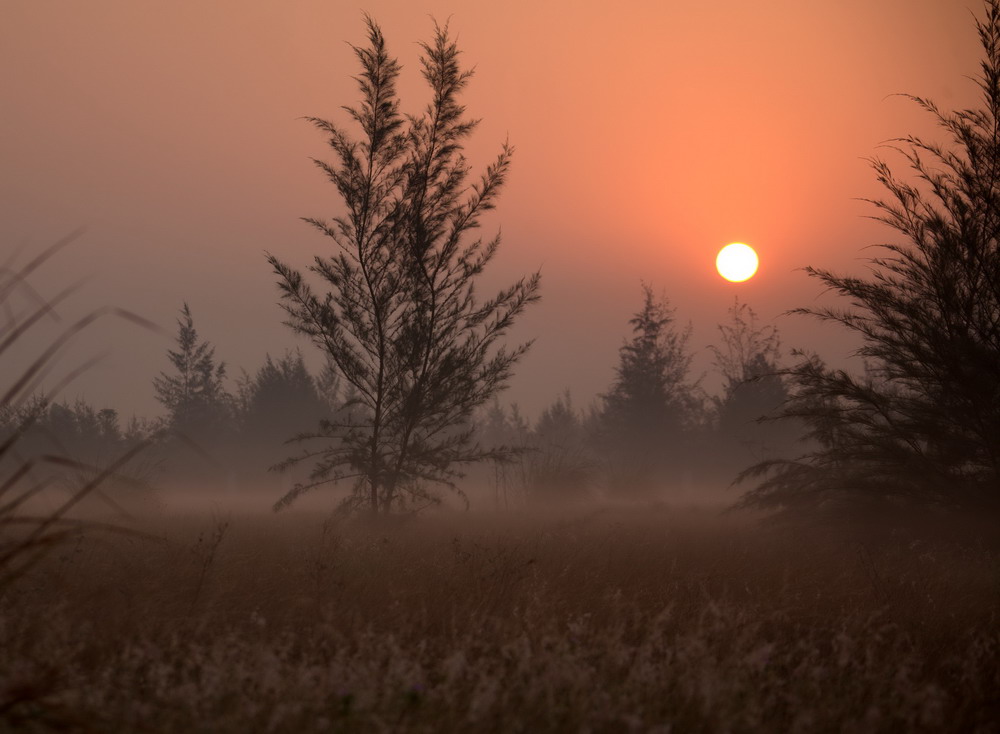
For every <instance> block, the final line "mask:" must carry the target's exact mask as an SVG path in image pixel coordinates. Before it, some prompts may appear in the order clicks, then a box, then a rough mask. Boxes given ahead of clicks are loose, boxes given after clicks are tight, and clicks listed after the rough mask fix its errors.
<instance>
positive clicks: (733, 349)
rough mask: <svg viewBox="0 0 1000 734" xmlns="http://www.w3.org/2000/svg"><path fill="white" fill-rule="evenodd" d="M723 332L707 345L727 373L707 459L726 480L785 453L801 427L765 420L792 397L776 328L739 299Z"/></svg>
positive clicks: (715, 399) (716, 400)
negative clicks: (786, 380)
mask: <svg viewBox="0 0 1000 734" xmlns="http://www.w3.org/2000/svg"><path fill="white" fill-rule="evenodd" d="M719 336H720V341H719V343H718V344H713V345H711V346H710V347H709V349H710V350H711V352H712V354H713V356H714V360H713V361H714V364H715V367H716V369H717V370H718V372H719V373H720V374H721V375H722V378H723V385H722V394H721V395H720V396H718V397H713V399H712V402H713V404H714V409H715V415H714V422H713V424H712V426H711V429H710V430H709V431H708V434H707V436H706V438H707V446H706V447H705V453H706V464H708V463H710V465H711V466H713V467H714V469H715V470H716V471H714V472H710V473H714V474H716V475H720V472H724V473H725V476H726V477H727V481H728V480H731V479H733V478H735V477H736V476H737V474H738V473H739V472H740V471H742V470H743V469H745V468H746V467H747V466H748V465H750V464H751V463H754V462H758V461H761V460H763V459H769V458H775V457H776V456H778V455H783V454H787V453H788V451H789V449H790V447H791V446H792V444H793V443H794V441H795V438H796V437H797V435H798V434H799V432H800V431H799V427H797V426H795V425H793V424H792V422H791V421H770V420H766V419H767V418H770V417H773V416H774V415H775V414H776V413H778V411H779V410H780V409H781V408H782V406H783V405H784V403H785V401H786V400H787V399H788V389H787V387H786V386H785V382H784V379H783V377H782V375H781V374H780V371H781V368H780V365H779V362H780V358H781V340H780V338H779V336H778V331H777V329H776V328H775V327H773V326H766V325H761V324H760V323H759V321H758V319H757V314H756V313H755V312H754V310H753V309H752V308H750V306H749V305H748V304H746V303H740V301H739V299H736V300H735V301H734V303H733V305H732V307H730V309H729V320H728V321H727V322H726V323H723V324H719ZM720 457H724V458H722V459H721V460H720Z"/></svg>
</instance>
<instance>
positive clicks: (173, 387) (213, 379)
mask: <svg viewBox="0 0 1000 734" xmlns="http://www.w3.org/2000/svg"><path fill="white" fill-rule="evenodd" d="M177 326H178V330H177V349H176V350H174V349H170V350H168V351H167V357H168V358H169V360H170V364H171V365H172V366H173V368H174V372H173V373H172V374H167V373H166V372H161V373H160V376H159V377H155V378H153V388H154V390H155V391H156V399H157V400H158V401H159V402H160V403H161V404H162V405H163V407H165V408H166V409H167V411H168V419H167V420H168V425H169V427H170V429H171V430H173V431H174V432H175V433H178V434H181V435H183V436H186V437H187V438H189V439H192V440H195V441H201V440H204V439H206V438H208V437H215V436H217V432H218V430H219V429H220V428H222V427H223V426H224V425H225V423H226V422H227V420H228V417H229V415H228V414H229V402H230V399H229V396H228V395H227V394H226V391H225V388H224V387H223V383H222V381H223V378H224V377H225V374H226V366H225V364H224V363H221V362H220V363H218V364H216V362H215V349H214V348H213V347H212V346H211V344H209V343H208V342H207V341H199V340H198V332H197V331H196V330H195V328H194V318H193V317H192V315H191V309H190V308H189V307H188V305H187V303H185V304H184V306H183V308H182V309H181V317H180V318H179V319H178V320H177Z"/></svg>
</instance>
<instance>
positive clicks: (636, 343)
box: [598, 284, 699, 490]
mask: <svg viewBox="0 0 1000 734" xmlns="http://www.w3.org/2000/svg"><path fill="white" fill-rule="evenodd" d="M642 293H643V305H642V308H641V309H640V310H639V311H638V312H637V313H636V314H635V316H634V317H633V318H632V319H630V321H629V323H630V324H631V325H632V331H633V337H632V339H631V340H628V341H626V342H625V344H624V345H623V346H622V347H621V350H620V351H619V365H618V368H617V370H616V379H615V382H614V384H613V385H612V387H611V390H610V391H609V392H608V393H607V394H605V395H604V396H603V401H604V408H603V411H602V413H601V417H600V436H599V439H598V441H599V443H600V444H602V445H603V447H604V449H605V451H606V452H607V455H608V456H609V458H610V459H611V460H612V461H614V462H616V464H617V466H616V467H615V468H614V469H612V474H613V475H617V476H618V477H619V479H618V481H619V482H620V483H621V484H622V485H623V486H622V487H620V488H621V489H631V490H641V489H644V488H648V487H643V486H641V485H643V484H644V483H648V482H649V481H651V480H652V479H653V475H660V476H659V478H662V474H663V472H664V471H667V472H672V471H674V470H677V471H679V462H680V460H681V457H682V456H683V453H684V448H683V444H684V441H685V440H686V438H685V434H686V431H687V429H689V428H691V427H692V424H693V423H694V421H695V416H696V415H697V411H698V408H699V401H698V399H697V397H696V393H695V389H694V386H693V385H692V384H690V383H689V382H688V373H689V371H690V369H691V355H690V353H689V352H688V347H687V345H688V341H689V340H690V337H691V327H690V326H688V327H687V328H685V329H683V330H680V331H678V330H677V329H676V328H675V327H674V312H673V310H672V309H671V308H670V307H669V304H668V302H667V300H666V298H664V297H661V298H656V297H655V296H654V294H653V290H652V288H650V287H649V286H648V285H646V284H643V286H642ZM613 481H614V480H613Z"/></svg>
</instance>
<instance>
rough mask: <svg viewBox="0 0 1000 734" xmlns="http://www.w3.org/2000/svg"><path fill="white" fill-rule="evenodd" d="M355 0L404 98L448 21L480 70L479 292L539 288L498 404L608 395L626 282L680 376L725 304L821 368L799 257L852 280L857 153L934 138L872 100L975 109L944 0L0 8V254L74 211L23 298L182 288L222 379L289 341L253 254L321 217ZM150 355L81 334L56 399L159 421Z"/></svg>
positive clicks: (61, 223)
mask: <svg viewBox="0 0 1000 734" xmlns="http://www.w3.org/2000/svg"><path fill="white" fill-rule="evenodd" d="M971 7H972V9H973V10H974V11H975V12H977V13H978V12H980V11H981V8H979V7H978V5H977V4H975V3H973V4H972V5H971ZM362 10H366V11H368V12H370V13H371V14H372V15H373V16H374V17H375V18H376V20H378V21H379V22H380V23H381V24H382V26H383V30H384V31H385V34H386V36H387V39H388V41H389V44H390V50H391V51H393V52H394V53H395V54H396V55H398V56H399V58H400V60H401V61H402V63H403V65H404V71H403V83H402V93H403V99H404V107H405V108H406V109H407V110H408V111H413V112H416V111H418V110H419V109H421V108H422V107H423V105H424V104H425V102H426V95H425V93H424V90H423V87H422V86H421V81H422V80H420V78H419V74H418V68H417V64H416V60H417V52H418V49H417V47H416V44H415V41H417V40H420V39H426V38H428V37H429V36H430V33H431V29H432V25H431V20H430V18H429V16H431V15H433V16H435V17H437V18H439V19H446V18H448V17H449V16H450V17H451V27H452V29H453V30H454V31H456V32H457V33H458V35H459V44H460V47H461V48H462V49H463V51H464V53H465V59H466V61H467V62H468V63H469V64H472V65H474V66H475V67H476V69H477V73H476V77H475V78H474V80H473V82H472V84H471V86H470V88H469V90H468V93H467V94H466V97H465V101H466V103H467V105H468V108H469V111H470V113H471V114H472V115H474V116H476V117H480V118H482V120H483V122H482V125H481V127H480V128H479V130H478V132H477V133H476V135H475V137H474V139H473V142H472V144H471V146H470V153H471V157H472V159H473V160H474V161H476V162H477V163H483V162H485V161H487V160H488V159H490V158H491V157H492V156H493V155H494V154H495V152H496V151H497V149H498V147H499V145H500V144H501V143H502V141H503V140H504V138H505V137H507V136H508V135H509V137H510V140H511V142H512V143H513V144H514V145H515V146H516V148H517V153H516V156H515V160H514V166H513V170H512V174H511V177H510V180H509V184H508V187H507V189H506V191H505V193H504V195H503V196H502V197H501V199H500V203H499V207H498V210H497V212H495V214H494V215H493V216H491V218H490V220H489V222H488V224H489V225H490V226H493V227H495V226H502V229H503V233H504V245H503V246H502V248H501V252H500V255H499V256H498V258H497V260H496V261H495V263H494V267H493V271H492V272H491V273H489V276H488V278H487V280H488V281H489V283H490V284H492V285H494V286H498V285H501V284H503V283H505V282H507V281H509V280H511V279H512V278H515V277H518V276H519V275H521V274H525V273H528V272H530V271H532V270H534V269H537V268H541V269H542V273H543V284H542V296H543V301H542V303H541V304H539V305H538V306H536V307H535V308H534V309H533V310H531V311H530V312H529V313H527V314H526V315H525V316H524V318H523V320H522V322H521V325H520V327H519V328H518V329H517V330H516V332H515V334H514V337H515V338H520V339H525V338H536V339H537V341H536V346H535V348H534V349H533V351H532V352H531V353H530V354H529V356H528V357H527V358H526V359H525V360H524V362H523V363H522V365H521V367H520V369H519V371H518V374H517V377H516V378H515V380H514V382H513V383H512V389H511V391H510V392H508V393H506V395H505V396H504V399H505V400H506V401H509V400H516V401H518V402H519V403H521V405H522V406H523V407H524V408H526V409H527V412H528V413H530V414H535V413H537V411H538V410H539V409H540V408H541V407H543V406H544V405H545V404H547V403H549V402H550V401H551V400H552V399H554V398H555V397H556V396H557V395H558V394H560V393H561V392H562V391H563V390H564V389H565V388H569V389H571V391H572V393H573V396H574V400H575V402H576V403H577V405H580V406H586V405H588V404H589V403H590V402H591V401H592V400H593V399H594V398H595V396H596V395H597V394H598V393H600V392H601V391H603V390H605V389H606V388H607V387H608V385H609V383H610V381H611V379H612V376H613V369H614V366H615V364H616V362H617V350H618V347H619V346H620V345H621V342H622V338H623V337H624V336H625V334H626V331H627V323H626V322H627V320H628V318H629V317H630V315H631V313H632V312H633V311H634V310H635V309H636V308H637V307H638V305H639V300H640V292H639V284H640V280H642V279H644V280H646V281H648V282H650V283H651V284H652V285H653V287H654V288H655V289H657V290H662V291H664V292H665V293H666V294H667V295H668V297H669V298H670V300H671V302H672V304H673V305H674V306H675V307H676V308H677V315H678V317H679V318H680V319H681V320H683V321H687V320H690V321H691V322H692V323H693V326H694V338H693V342H692V346H693V347H694V349H695V350H696V351H697V353H698V356H697V363H696V364H697V366H698V369H699V371H702V370H707V369H709V367H710V360H709V358H708V356H707V352H706V347H707V345H708V344H709V343H711V342H712V341H713V340H714V339H715V335H716V326H715V325H716V324H717V323H718V322H719V321H720V320H721V319H722V318H723V317H724V315H725V310H726V308H727V307H728V306H729V305H731V303H732V299H733V296H734V295H739V297H740V298H741V299H742V300H745V301H746V302H748V303H750V305H751V306H752V307H753V308H754V309H755V310H757V312H758V313H759V314H760V315H761V316H762V317H763V318H764V319H765V320H772V319H776V320H775V321H774V323H776V324H777V325H778V327H779V328H780V330H781V332H782V334H783V337H784V341H785V344H786V347H796V346H797V347H805V348H809V349H817V350H819V351H820V352H821V354H823V356H825V357H827V358H828V359H829V360H831V361H834V362H836V361H837V360H839V359H842V358H843V355H844V354H845V352H846V351H847V350H848V348H849V347H848V345H847V344H846V343H845V342H844V341H843V338H842V337H841V336H840V334H839V333H838V332H837V331H836V330H835V329H834V328H832V327H829V328H825V327H820V328H817V326H816V324H814V323H813V322H810V321H808V320H803V319H801V318H795V317H780V318H778V316H779V314H781V313H782V312H783V311H785V310H787V309H789V308H793V307H796V306H801V305H809V304H812V303H815V299H816V298H817V296H818V295H819V288H818V284H817V283H815V282H813V281H811V280H810V279H808V278H806V277H805V276H804V275H803V274H802V273H801V272H797V271H796V269H797V268H801V267H802V266H804V265H807V264H811V265H816V266H821V267H829V268H832V269H834V270H839V271H844V270H857V269H858V268H859V267H861V264H860V263H859V260H858V258H859V257H861V256H863V255H864V253H863V252H862V251H861V249H862V248H863V247H864V246H866V245H869V244H873V243H877V242H881V241H885V240H886V239H887V238H890V237H891V233H889V232H888V231H887V230H884V229H883V228H881V227H880V226H879V225H876V224H874V223H872V222H870V221H868V220H866V219H864V215H866V214H870V213H871V209H870V208H869V207H868V206H866V205H865V204H863V203H862V202H859V201H857V200H856V199H857V198H858V197H866V196H867V197H872V196H877V195H879V189H878V188H877V185H876V184H875V183H874V181H873V177H872V175H871V172H870V170H869V169H868V167H867V164H866V163H865V160H864V158H865V157H866V156H871V155H874V154H876V153H877V152H878V151H877V146H878V145H879V144H880V143H882V142H883V141H886V140H887V139H890V138H892V137H896V136H899V135H905V134H908V133H927V132H932V131H933V128H932V127H930V126H929V124H928V121H927V120H926V118H925V117H924V116H923V115H922V114H921V113H920V112H919V111H918V110H917V109H916V108H915V107H914V106H913V105H912V104H911V103H909V102H907V101H906V100H904V99H902V98H900V97H893V96H889V95H892V94H893V93H896V92H911V93H914V94H919V95H921V96H926V97H929V98H931V99H933V100H935V101H937V102H938V103H940V104H941V105H942V106H944V107H948V108H951V107H956V106H969V105H972V104H976V103H977V102H978V100H977V97H976V88H975V86H974V84H973V83H972V82H971V81H969V80H968V79H967V78H966V76H968V75H974V74H975V73H976V72H977V71H978V59H979V50H978V48H977V45H976V44H977V39H976V36H975V31H974V27H973V24H972V16H971V13H970V10H969V8H968V7H967V6H966V4H965V3H962V2H957V1H956V2H952V1H951V0H879V1H878V2H871V0H838V1H837V2H832V1H829V2H827V1H824V2H818V1H817V2H804V1H803V0H758V1H756V2H749V1H746V0H739V1H738V0H718V1H717V2H713V3H707V2H703V1H702V0H686V1H680V0H678V1H674V2H628V1H626V2H619V3H605V2H583V1H582V0H575V1H573V2H570V1H569V0H558V1H557V0H533V1H531V2H520V1H518V0H515V1H513V2H507V3H495V4H490V5H487V4H485V3H480V2H461V1H459V0H454V1H453V2H441V1H439V0H433V1H429V2H424V3H419V2H413V0H395V1H393V0H374V1H373V2H369V3H366V4H364V5H363V6H358V5H356V4H355V3H343V2H339V1H334V2H332V1H331V0H287V1H284V2H278V1H277V0H269V1H265V0H211V1H210V2H203V1H197V2H196V1H195V0H170V1H167V0H144V1H143V2H135V1H134V0H88V1H87V2H66V1H65V0H3V4H2V6H0V100H3V102H2V104H3V113H2V114H0V162H2V166H0V242H2V243H3V245H2V251H3V252H4V253H7V252H8V251H12V250H14V249H15V248H17V247H20V246H25V247H26V248H27V250H26V252H30V251H31V250H32V249H33V248H40V247H42V246H44V245H46V244H48V243H50V242H51V241H53V240H55V239H56V238H58V237H59V236H61V235H64V234H66V233H67V232H69V231H70V230H73V229H75V228H77V227H80V226H84V227H86V234H85V236H84V237H83V238H82V239H81V240H80V241H79V242H78V243H77V244H76V245H74V247H73V248H72V249H71V250H70V251H67V252H65V253H64V254H63V255H61V256H60V258H59V260H58V261H57V262H54V263H52V264H51V265H50V266H49V267H47V268H46V269H45V270H44V271H43V272H40V273H39V274H38V276H37V278H36V280H35V284H36V286H38V287H39V288H41V289H42V290H43V291H45V292H48V293H54V292H55V291H56V290H57V289H58V288H60V287H62V286H63V285H65V284H66V283H68V282H70V281H71V280H73V279H74V278H76V277H78V276H80V275H89V276H91V278H90V280H89V282H88V284H87V285H86V286H85V287H84V289H83V290H82V291H81V292H80V293H79V294H78V295H77V296H76V297H75V300H74V301H73V303H74V305H76V306H77V307H78V308H81V309H85V308H89V307H93V306H97V305H103V304H107V303H112V304H114V305H118V306H122V307H125V308H128V309H131V310H133V311H136V312H138V313H140V314H142V315H144V316H147V317H148V318H150V319H152V320H154V321H156V322H158V323H161V324H163V325H165V326H166V327H167V328H168V329H170V330H171V331H173V329H174V327H173V321H174V318H175V316H176V312H177V309H178V308H179V307H180V304H181V301H182V300H187V301H188V303H189V304H190V306H191V308H192V311H193V313H194V315H195V319H196V326H197V327H198V329H199V331H200V333H201V335H202V336H204V337H206V338H208V339H209V340H211V341H212V342H213V343H214V344H215V345H216V348H217V355H218V356H220V357H222V358H223V359H225V360H226V361H227V362H228V363H229V365H230V369H231V374H234V375H235V374H238V368H239V367H245V368H247V369H248V370H255V369H256V368H257V367H258V366H259V365H260V363H261V362H262V360H263V357H264V353H265V352H267V351H270V352H271V353H272V354H280V353H281V352H282V351H283V350H284V349H285V348H287V347H290V346H294V345H295V344H297V343H300V342H297V341H296V340H295V339H294V338H293V337H292V336H291V334H290V333H289V332H288V330H287V329H286V328H285V327H283V326H282V325H281V323H280V322H281V318H282V314H281V312H280V310H279V309H278V307H277V306H276V302H277V292H276V288H275V285H274V278H273V277H272V276H271V274H270V272H269V269H268V267H267V265H266V263H265V261H264V251H265V250H267V251H271V252H274V253H275V254H277V255H279V256H280V257H282V258H283V259H285V260H286V261H290V262H292V263H295V264H299V265H304V264H305V263H306V262H307V260H308V259H309V258H310V257H311V255H312V254H313V253H314V252H318V251H324V249H325V248H326V247H327V241H325V240H324V239H323V238H322V237H320V236H319V235H318V234H316V233H314V232H313V231H312V230H311V229H310V228H309V227H307V226H306V225H304V224H302V223H301V222H300V221H299V220H298V218H299V217H301V216H318V217H327V216H330V215H332V214H334V213H336V211H337V199H336V196H335V192H334V191H333V188H332V186H330V185H329V184H328V183H326V182H325V181H324V179H323V178H322V177H321V176H320V175H319V174H318V173H317V171H316V170H315V169H314V168H313V166H312V165H311V163H310V162H309V160H308V159H309V157H310V156H319V157H322V156H323V155H324V152H325V151H324V142H323V139H322V137H321V136H320V135H319V134H318V133H316V132H315V131H314V130H313V129H312V128H310V127H309V126H308V125H307V124H306V123H305V122H303V121H301V120H300V119H298V118H300V117H301V116H304V115H314V116H320V117H327V118H330V119H334V120H339V121H344V118H345V116H344V114H343V113H342V111H341V110H340V109H339V108H340V105H342V104H348V103H352V102H353V101H354V100H355V99H356V92H355V89H354V83H353V82H352V81H351V79H350V75H351V74H353V73H354V72H355V66H354V63H353V57H352V54H351V51H350V48H349V47H348V45H347V44H346V43H345V41H350V42H361V41H362V40H363V32H364V29H363V25H362V20H361V13H362ZM731 241H743V242H747V243H749V244H751V245H753V246H754V247H755V248H756V249H757V251H758V253H759V254H760V257H761V267H760V271H759V273H758V275H757V276H756V277H755V278H754V279H753V280H751V281H749V282H747V283H744V284H731V283H726V282H725V281H723V280H722V279H721V278H719V277H718V275H716V274H715V272H714V258H715V254H716V252H717V250H718V248H719V247H721V246H722V245H724V244H726V243H727V242H731ZM22 257H23V256H22ZM169 346H170V341H169V339H166V338H163V337H159V336H155V335H152V334H147V333H142V332H139V331H136V330H135V329H131V328H128V329H125V328H123V327H122V326H120V325H117V324H110V323H109V324H106V325H104V326H103V327H101V328H99V329H97V330H96V331H95V332H93V334H92V335H91V336H90V337H89V338H88V339H87V340H85V341H82V342H81V343H78V344H77V345H76V347H75V349H74V351H73V359H74V360H77V361H83V360H84V359H86V358H87V357H88V356H90V355H91V354H93V353H96V352H100V351H101V350H102V349H105V348H110V349H111V351H112V353H111V356H110V357H109V358H108V359H107V360H105V362H104V363H103V364H102V365H101V366H99V367H97V368H95V369H94V370H92V371H91V372H90V373H89V374H87V375H86V376H84V377H83V378H81V379H80V380H79V381H77V382H76V383H74V385H73V386H72V387H71V388H69V389H68V390H67V391H66V395H65V396H66V397H68V398H70V399H72V398H73V397H75V396H77V395H81V396H83V397H86V398H87V399H88V400H90V401H91V402H94V403H96V404H98V405H104V404H111V405H113V406H115V407H118V408H119V409H121V410H122V411H123V412H124V413H125V414H126V415H128V414H130V413H131V412H132V411H136V412H138V413H139V414H146V415H151V414H154V413H157V412H158V408H159V406H158V405H157V404H156V403H155V401H154V400H153V398H152V388H151V385H150V382H151V379H152V377H153V375H155V374H156V373H157V372H158V371H159V370H161V369H165V368H166V366H167V362H166V358H165V350H166V349H167V347H169ZM303 346H305V345H303ZM307 357H308V359H309V360H310V361H312V362H313V363H315V357H314V356H313V355H311V353H307ZM706 384H707V385H708V386H709V387H711V386H712V384H713V383H712V380H711V378H709V379H708V381H707V383H706Z"/></svg>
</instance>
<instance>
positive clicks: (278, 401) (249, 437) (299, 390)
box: [241, 351, 330, 470]
mask: <svg viewBox="0 0 1000 734" xmlns="http://www.w3.org/2000/svg"><path fill="white" fill-rule="evenodd" d="M242 402H243V410H242V413H243V415H242V421H241V422H242V426H241V434H242V444H243V449H244V451H246V452H249V456H248V457H247V460H248V461H249V462H251V463H253V464H254V465H255V466H257V467H258V468H259V469H261V470H263V469H266V468H269V467H270V466H271V465H272V464H275V463H277V462H278V461H279V460H280V459H283V458H285V457H286V456H287V454H288V449H287V447H286V446H285V444H287V443H288V442H290V441H292V440H293V439H294V438H295V437H296V436H297V435H299V434H303V433H310V432H314V431H315V430H316V427H317V425H318V424H319V422H320V421H321V420H323V419H329V418H330V408H329V406H328V404H327V402H326V400H325V399H324V398H323V397H322V396H321V395H320V392H319V389H318V387H317V384H316V380H314V379H313V377H312V375H310V374H309V371H308V370H307V369H306V365H305V362H304V361H303V359H302V354H301V353H300V352H298V351H295V352H290V353H286V354H285V355H284V356H283V357H282V358H281V359H278V360H274V359H272V358H271V356H270V355H267V357H266V359H265V361H264V364H263V365H262V366H261V367H260V369H259V370H257V374H256V375H255V376H254V377H253V379H252V380H248V384H247V385H246V386H245V388H244V396H243V401H242Z"/></svg>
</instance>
